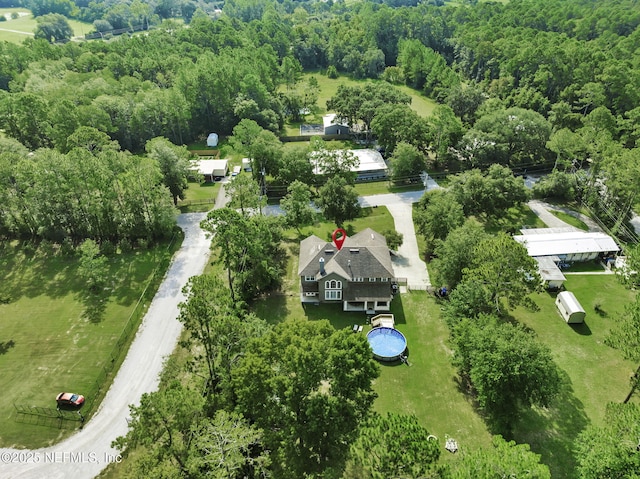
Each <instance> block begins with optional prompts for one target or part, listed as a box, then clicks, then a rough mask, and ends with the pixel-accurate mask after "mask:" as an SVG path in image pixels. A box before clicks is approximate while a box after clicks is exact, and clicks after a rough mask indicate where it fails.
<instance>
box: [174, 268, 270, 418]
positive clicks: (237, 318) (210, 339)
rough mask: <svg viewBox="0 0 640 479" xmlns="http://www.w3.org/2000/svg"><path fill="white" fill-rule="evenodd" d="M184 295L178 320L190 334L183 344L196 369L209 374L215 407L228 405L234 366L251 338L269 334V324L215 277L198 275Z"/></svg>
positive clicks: (185, 288)
mask: <svg viewBox="0 0 640 479" xmlns="http://www.w3.org/2000/svg"><path fill="white" fill-rule="evenodd" d="M183 292H184V294H185V296H186V298H187V299H186V301H185V302H183V303H180V316H179V317H178V319H179V320H180V322H181V323H182V324H184V327H185V330H186V331H187V333H188V334H187V335H186V337H185V339H184V340H183V341H182V342H181V345H182V346H183V347H185V348H187V349H188V350H189V351H191V352H192V354H193V358H192V360H191V366H192V369H195V370H196V371H197V370H199V369H200V368H202V369H204V370H205V371H206V377H207V381H206V384H207V393H208V395H209V401H210V402H211V404H215V405H216V406H218V407H220V406H226V405H228V402H227V403H225V400H228V398H229V397H230V396H231V391H230V387H231V386H230V383H229V381H230V379H231V368H232V365H233V364H234V363H235V362H236V361H237V360H238V359H239V357H240V356H241V354H242V353H243V351H244V349H245V347H246V344H247V342H248V341H249V340H250V339H251V338H254V337H259V336H261V335H262V334H264V332H266V331H267V325H266V323H264V322H263V321H262V320H259V319H257V318H255V317H254V316H252V315H247V314H246V313H245V312H244V311H243V310H242V308H241V307H240V305H239V304H237V303H234V301H233V300H232V298H231V293H230V291H229V289H228V288H226V287H225V286H224V284H223V283H222V281H221V280H220V279H219V278H218V277H216V276H214V275H201V276H194V277H193V278H191V279H190V280H189V282H188V283H187V285H186V286H185V287H184V289H183ZM219 396H220V397H219Z"/></svg>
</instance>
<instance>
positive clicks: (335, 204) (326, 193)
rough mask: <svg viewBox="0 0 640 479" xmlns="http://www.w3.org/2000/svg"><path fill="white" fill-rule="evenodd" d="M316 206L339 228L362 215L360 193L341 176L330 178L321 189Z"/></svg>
mask: <svg viewBox="0 0 640 479" xmlns="http://www.w3.org/2000/svg"><path fill="white" fill-rule="evenodd" d="M316 204H317V205H318V207H319V208H320V209H321V210H322V214H323V215H324V217H325V218H326V219H328V220H333V221H334V222H335V223H336V225H338V226H342V225H343V224H344V222H345V221H348V220H352V219H354V218H357V217H358V215H359V214H360V203H358V192H357V191H356V190H355V188H353V187H352V186H349V185H348V184H347V181H346V180H345V179H344V178H342V177H340V176H336V177H333V178H329V179H328V180H327V182H326V183H325V184H324V186H322V187H321V188H320V190H319V191H318V198H317V199H316Z"/></svg>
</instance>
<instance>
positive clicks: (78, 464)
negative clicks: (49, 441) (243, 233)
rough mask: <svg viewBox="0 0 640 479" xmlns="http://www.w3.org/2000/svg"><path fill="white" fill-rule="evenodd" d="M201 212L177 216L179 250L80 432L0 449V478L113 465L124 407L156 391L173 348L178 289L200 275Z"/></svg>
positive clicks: (82, 473)
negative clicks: (42, 444) (38, 444)
mask: <svg viewBox="0 0 640 479" xmlns="http://www.w3.org/2000/svg"><path fill="white" fill-rule="evenodd" d="M205 217H206V214H205V213H190V214H183V215H180V216H179V217H178V226H180V228H182V230H183V231H184V232H185V238H184V242H183V243H182V247H181V248H180V250H179V251H178V252H177V254H176V256H175V257H174V259H173V261H172V263H171V265H170V267H169V270H168V271H167V275H166V277H165V279H164V281H163V282H162V284H161V285H160V288H159V289H158V292H157V293H156V296H155V297H154V298H153V301H152V303H151V305H150V306H149V310H148V312H147V314H146V315H145V317H144V319H143V321H142V324H141V325H140V328H139V329H138V332H137V334H136V337H135V339H134V341H133V343H132V344H131V347H130V349H129V352H128V354H127V357H126V359H125V360H124V362H123V364H122V366H121V367H120V370H119V371H118V374H117V376H116V377H115V379H114V381H113V384H112V385H111V388H110V389H109V391H108V392H107V395H106V397H105V398H104V401H103V402H102V404H101V406H100V407H99V408H98V411H97V412H96V414H95V415H94V416H93V417H92V418H91V420H90V421H89V422H88V423H86V424H85V426H84V428H83V429H82V430H81V431H79V432H78V433H76V434H74V435H73V436H71V437H69V438H67V439H65V440H64V441H62V442H61V443H59V444H56V445H54V446H51V447H47V448H43V449H36V450H32V451H29V450H16V449H0V478H3V479H4V478H15V479H28V478H38V479H40V478H43V479H45V478H46V479H58V478H59V479H63V478H69V477H72V478H74V479H90V478H93V477H95V476H96V475H98V474H99V473H100V471H102V470H103V469H104V468H105V467H107V465H108V464H109V463H110V462H114V461H117V460H118V458H119V456H118V454H117V451H116V450H115V449H113V448H112V447H111V442H112V441H113V440H114V439H115V438H116V437H118V436H122V435H124V434H126V432H127V417H128V416H129V404H131V403H135V404H139V402H140V397H141V396H142V394H143V393H146V392H151V391H155V390H157V389H158V382H159V374H160V371H162V367H163V365H164V360H165V358H166V357H167V356H169V355H170V354H171V353H172V352H173V350H174V349H175V347H176V344H177V341H178V337H179V336H180V331H181V330H182V325H181V324H180V322H179V321H178V320H177V319H176V318H177V317H178V304H179V303H180V302H181V301H183V299H184V296H183V294H182V291H181V290H182V287H183V286H184V285H185V284H186V282H187V281H188V280H189V278H190V277H191V276H195V275H198V274H201V273H202V271H203V269H204V266H205V264H206V262H207V259H208V257H209V244H210V241H209V240H208V239H207V238H206V237H205V234H204V232H203V231H202V230H201V229H200V226H199V224H200V221H201V220H203V219H204V218H205Z"/></svg>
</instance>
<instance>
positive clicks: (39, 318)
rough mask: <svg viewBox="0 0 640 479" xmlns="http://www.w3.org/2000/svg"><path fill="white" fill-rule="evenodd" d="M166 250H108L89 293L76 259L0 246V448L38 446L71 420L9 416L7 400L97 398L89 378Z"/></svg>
mask: <svg viewBox="0 0 640 479" xmlns="http://www.w3.org/2000/svg"><path fill="white" fill-rule="evenodd" d="M176 243H177V244H179V241H176ZM169 254H170V253H169V252H168V251H167V245H164V246H159V247H157V248H155V249H149V250H144V251H138V252H132V253H127V254H121V255H115V256H114V257H112V258H110V262H109V276H108V281H107V288H106V289H105V290H104V291H103V292H101V293H98V294H97V295H96V294H93V293H90V292H88V291H87V290H86V288H85V285H84V284H83V280H82V279H81V278H80V277H79V275H78V262H77V259H75V258H73V257H69V256H63V255H60V254H57V255H53V254H52V253H51V252H46V251H44V250H43V249H42V248H41V249H38V250H35V251H33V250H32V249H31V248H29V247H22V246H18V245H17V244H10V245H9V244H4V246H3V247H2V248H1V250H0V293H1V296H2V298H3V301H8V302H7V303H6V304H0V390H1V391H2V394H0V446H3V447H5V446H18V447H29V448H35V447H42V446H46V445H49V444H51V443H53V442H55V441H57V440H59V439H61V438H62V437H65V436H66V435H69V434H70V432H71V430H72V429H74V428H76V427H78V426H79V424H80V423H75V422H74V423H71V424H69V423H68V422H65V423H64V424H63V427H62V428H59V427H58V425H57V421H47V420H44V419H42V418H40V419H38V418H36V417H33V416H32V417H29V416H23V415H17V414H16V411H15V408H14V404H16V405H21V406H39V407H44V408H51V409H55V407H56V403H55V397H56V395H57V394H58V393H59V392H62V391H65V392H75V393H78V394H84V395H86V396H87V398H86V400H87V404H86V405H85V408H83V409H87V406H88V405H89V403H91V402H92V401H93V400H97V401H99V400H100V398H96V397H93V395H92V391H95V389H96V380H97V379H98V377H99V375H100V374H101V372H102V371H103V368H104V367H105V366H108V365H109V364H108V363H109V361H110V355H111V353H112V352H113V351H114V347H115V344H116V341H117V340H118V339H119V338H120V336H121V333H122V331H123V329H124V326H125V324H126V322H127V320H128V318H129V317H130V316H131V314H132V312H133V310H134V308H135V307H136V304H137V302H138V298H139V297H140V294H141V292H142V290H143V289H144V288H145V286H146V285H147V284H148V283H149V280H150V278H151V277H152V272H153V270H154V268H156V265H157V264H158V263H159V262H160V261H161V259H162V258H165V259H167V258H166V257H167V255H169ZM159 277H160V278H161V277H162V272H161V273H160V275H159ZM154 284H155V283H154ZM127 344H128V343H127ZM125 352H126V351H125ZM120 359H121V358H119V360H120ZM107 387H108V385H107ZM105 392H106V388H104V390H103V392H102V394H104V393H105ZM96 405H97V403H96ZM94 411H95V409H94ZM86 412H89V411H88V410H87V411H85V413H86Z"/></svg>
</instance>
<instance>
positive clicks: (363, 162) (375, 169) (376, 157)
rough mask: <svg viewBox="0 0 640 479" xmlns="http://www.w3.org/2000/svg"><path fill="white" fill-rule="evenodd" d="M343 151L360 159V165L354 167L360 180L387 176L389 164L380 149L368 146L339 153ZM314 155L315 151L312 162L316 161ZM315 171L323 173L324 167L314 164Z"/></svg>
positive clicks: (319, 173) (318, 173) (315, 172)
mask: <svg viewBox="0 0 640 479" xmlns="http://www.w3.org/2000/svg"><path fill="white" fill-rule="evenodd" d="M342 151H347V152H349V153H351V154H352V155H354V156H355V157H356V158H357V159H358V166H357V167H356V168H354V171H356V172H357V173H358V179H359V180H361V181H363V180H375V179H382V178H386V177H387V172H388V168H387V164H386V163H385V161H384V158H382V155H381V154H380V152H379V151H377V150H372V149H368V148H367V149H360V150H338V153H341V152H342ZM313 155H314V152H312V153H311V155H310V157H311V162H312V163H313V161H314V160H313ZM313 173H314V174H316V175H321V174H322V168H320V167H319V166H318V165H317V164H314V167H313Z"/></svg>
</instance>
